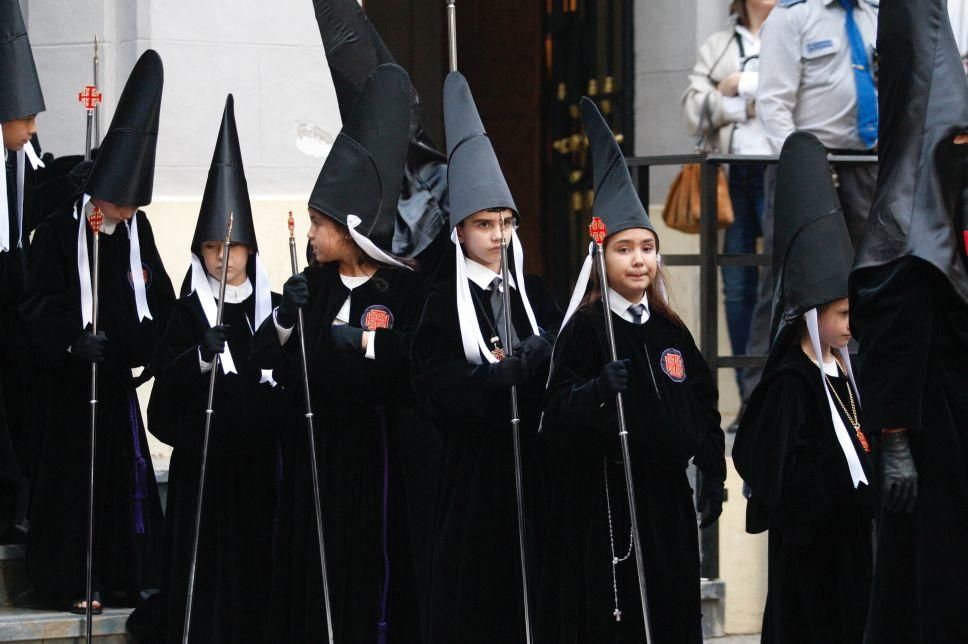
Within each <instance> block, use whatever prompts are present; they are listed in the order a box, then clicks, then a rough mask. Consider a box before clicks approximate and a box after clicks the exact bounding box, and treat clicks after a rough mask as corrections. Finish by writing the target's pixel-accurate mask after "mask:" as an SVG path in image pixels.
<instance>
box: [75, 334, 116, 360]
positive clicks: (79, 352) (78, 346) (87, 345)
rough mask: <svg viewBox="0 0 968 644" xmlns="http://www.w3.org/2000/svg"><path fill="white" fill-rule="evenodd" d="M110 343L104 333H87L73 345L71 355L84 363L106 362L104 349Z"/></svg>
mask: <svg viewBox="0 0 968 644" xmlns="http://www.w3.org/2000/svg"><path fill="white" fill-rule="evenodd" d="M107 343H108V336H106V335H104V331H98V332H97V335H91V334H90V333H85V334H84V335H82V336H81V337H79V338H78V339H77V340H74V344H72V345H71V355H72V356H74V357H75V358H77V359H78V360H83V361H84V362H101V361H102V360H104V347H105V346H106V345H107Z"/></svg>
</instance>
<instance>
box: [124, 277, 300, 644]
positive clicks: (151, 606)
mask: <svg viewBox="0 0 968 644" xmlns="http://www.w3.org/2000/svg"><path fill="white" fill-rule="evenodd" d="M273 299H274V303H276V304H277V303H278V299H279V298H278V296H274V298H273ZM254 315H255V294H252V295H250V296H249V297H248V298H247V299H246V300H244V301H243V302H239V303H234V304H230V303H226V304H225V307H224V312H223V317H222V321H223V324H225V325H227V326H228V331H227V333H228V345H229V348H230V350H231V352H232V359H233V362H234V363H235V368H236V370H237V373H233V374H225V372H224V371H223V370H222V369H221V368H220V369H219V375H218V376H217V377H216V380H215V392H216V393H215V401H214V406H213V409H214V415H213V417H212V428H211V433H210V442H209V452H208V463H207V469H206V476H205V497H204V500H203V503H204V507H203V512H202V526H201V532H200V536H199V548H198V563H197V567H196V573H195V594H194V599H193V604H192V627H191V633H192V638H193V639H195V638H197V639H199V640H200V641H204V642H263V641H264V638H265V627H266V621H267V619H268V606H267V603H266V594H267V590H268V588H269V581H270V559H271V557H270V548H271V539H272V525H273V517H274V513H275V499H276V467H277V457H278V451H277V432H276V429H275V428H276V423H277V422H278V420H279V418H280V415H281V413H282V409H281V405H280V401H281V395H282V390H281V388H280V387H278V386H277V387H273V386H272V384H270V383H268V382H265V383H263V382H261V380H262V372H261V370H259V369H257V368H256V367H255V366H254V365H253V364H252V363H251V361H250V360H249V352H250V349H251V344H252V337H253V329H254V328H255V325H254V324H253V320H254ZM208 328H209V325H208V321H207V320H206V318H205V315H204V313H203V311H202V307H201V304H200V303H199V301H198V295H197V294H194V293H193V294H191V295H188V296H187V297H184V298H182V299H180V300H179V301H178V303H177V304H176V305H175V308H174V311H173V312H172V315H171V318H170V320H169V322H168V326H167V328H166V329H165V332H164V334H163V335H162V338H161V341H160V343H159V346H158V351H157V353H156V357H155V359H154V361H153V362H152V368H153V370H154V373H155V384H154V387H153V388H152V391H151V401H150V402H149V403H148V426H149V427H150V428H151V433H152V434H154V435H155V436H157V437H158V438H160V439H161V440H163V441H164V442H165V443H167V444H169V445H171V446H172V447H174V451H173V452H172V455H171V467H170V469H169V471H168V499H167V506H166V510H165V543H164V548H165V553H164V560H163V565H162V579H161V589H160V592H159V593H158V594H157V595H154V596H153V597H152V598H151V599H150V600H148V601H147V602H145V604H143V605H142V606H140V607H139V608H138V609H137V610H136V611H135V613H134V614H133V615H132V617H131V620H130V622H129V628H130V630H131V631H132V632H134V633H136V634H137V635H138V636H139V641H142V642H172V643H175V642H181V639H182V628H183V625H184V613H185V596H186V593H187V588H188V569H189V566H190V562H191V548H192V539H193V537H194V531H195V510H196V504H197V500H198V483H199V468H200V465H201V460H200V456H201V441H202V436H203V434H204V427H205V409H206V404H207V397H208V383H209V378H210V374H209V373H202V372H201V368H200V362H199V353H198V341H199V340H200V339H201V336H202V333H204V331H205V330H206V329H208ZM241 615H244V616H245V618H244V619H240V616H241Z"/></svg>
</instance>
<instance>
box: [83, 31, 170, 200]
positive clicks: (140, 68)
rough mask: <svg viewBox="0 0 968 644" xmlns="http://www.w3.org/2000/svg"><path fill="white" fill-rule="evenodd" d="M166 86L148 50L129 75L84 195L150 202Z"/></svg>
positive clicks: (155, 58) (154, 55)
mask: <svg viewBox="0 0 968 644" xmlns="http://www.w3.org/2000/svg"><path fill="white" fill-rule="evenodd" d="M164 82H165V72H164V67H163V66H162V64H161V56H159V55H158V52H156V51H154V50H153V49H149V50H147V51H146V52H145V53H143V54H142V55H141V58H139V59H138V62H137V64H135V66H134V69H132V70H131V75H130V76H128V82H127V83H125V85H124V91H122V92H121V98H120V99H118V106H117V109H116V110H115V112H114V118H113V119H111V127H110V128H108V132H107V135H105V137H104V140H103V141H102V142H101V147H100V148H99V149H98V154H97V158H96V159H95V161H94V166H93V167H92V168H91V174H90V176H89V177H88V180H87V186H86V187H85V189H84V192H86V193H87V194H89V195H91V196H92V197H97V198H98V199H102V200H104V201H107V202H109V203H113V204H117V205H120V206H146V205H148V204H150V203H151V192H152V187H153V185H154V175H155V149H156V147H157V144H158V117H159V115H160V113H161V92H162V89H163V87H164Z"/></svg>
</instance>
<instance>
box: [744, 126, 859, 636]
mask: <svg viewBox="0 0 968 644" xmlns="http://www.w3.org/2000/svg"><path fill="white" fill-rule="evenodd" d="M776 204H777V212H782V213H783V217H782V218H778V219H777V223H776V230H775V231H774V235H775V237H776V243H775V245H774V247H775V249H776V253H775V255H774V258H775V259H774V266H775V269H774V275H776V276H777V285H776V295H775V297H774V302H775V303H776V304H775V308H774V316H775V318H774V329H775V334H774V341H773V343H772V347H771V350H770V357H769V359H768V360H767V364H766V367H765V368H764V371H763V379H762V380H761V381H760V384H759V385H758V386H757V388H756V390H755V391H754V392H753V395H752V396H751V398H750V403H749V406H748V407H747V409H746V413H745V414H744V415H743V418H742V421H741V423H740V428H739V432H738V433H737V434H736V443H735V445H734V447H733V459H734V462H735V464H736V468H737V470H739V473H740V475H742V476H743V479H744V481H745V482H746V483H747V484H748V485H749V487H750V498H749V502H748V506H747V530H748V531H749V532H751V533H756V532H762V531H763V530H766V529H769V532H770V533H769V582H768V592H767V598H766V609H765V611H764V615H763V636H762V640H763V642H767V643H771V642H782V643H783V644H786V643H788V642H792V643H796V642H803V643H804V644H807V643H810V642H830V643H831V644H836V643H840V644H860V642H861V641H862V639H863V635H864V623H865V620H866V617H867V604H868V597H869V595H870V584H871V569H872V562H873V552H872V543H873V542H872V533H871V530H872V527H873V524H872V518H873V493H872V489H871V483H872V482H873V473H872V469H871V460H870V457H869V456H868V453H869V451H870V448H871V444H870V442H869V441H868V438H867V435H866V434H865V433H864V430H863V428H862V420H863V419H862V416H863V414H862V413H861V398H860V395H859V393H858V391H857V388H856V387H855V386H854V384H853V382H852V377H853V372H852V370H851V368H850V356H849V354H848V353H847V350H846V346H847V342H848V341H849V340H850V322H849V320H850V318H849V311H848V305H847V299H846V296H847V277H848V275H849V273H850V267H851V264H852V262H853V256H854V253H853V248H852V247H851V243H850V235H849V234H848V231H847V226H846V224H845V223H844V219H843V213H842V211H841V210H840V204H839V201H838V199H837V193H836V190H835V189H834V185H833V180H832V178H831V175H830V168H829V166H828V163H827V153H826V150H825V149H824V147H823V145H822V144H821V143H820V142H819V141H818V140H817V139H816V137H814V136H813V135H811V134H808V133H806V132H796V133H794V134H792V135H791V136H790V137H789V138H788V139H787V140H786V142H785V143H784V146H783V151H782V152H781V154H780V162H779V167H778V170H777V184H776ZM818 258H821V259H819V260H818ZM818 355H819V356H821V358H820V360H822V366H820V364H821V363H820V362H819V361H818ZM818 371H819V372H820V373H818Z"/></svg>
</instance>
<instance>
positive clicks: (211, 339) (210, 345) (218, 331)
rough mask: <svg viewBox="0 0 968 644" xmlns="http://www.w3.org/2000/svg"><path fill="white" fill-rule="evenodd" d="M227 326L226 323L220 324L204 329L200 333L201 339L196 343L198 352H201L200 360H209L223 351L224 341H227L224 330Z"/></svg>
mask: <svg viewBox="0 0 968 644" xmlns="http://www.w3.org/2000/svg"><path fill="white" fill-rule="evenodd" d="M227 328H228V325H227V324H221V325H219V326H213V327H212V328H210V329H205V333H203V334H202V339H201V341H200V342H199V343H198V352H199V353H201V354H202V360H204V361H205V362H211V361H212V360H214V359H215V356H216V355H217V354H219V353H222V352H223V351H225V342H226V341H227V338H226V335H225V330H226V329H227Z"/></svg>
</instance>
